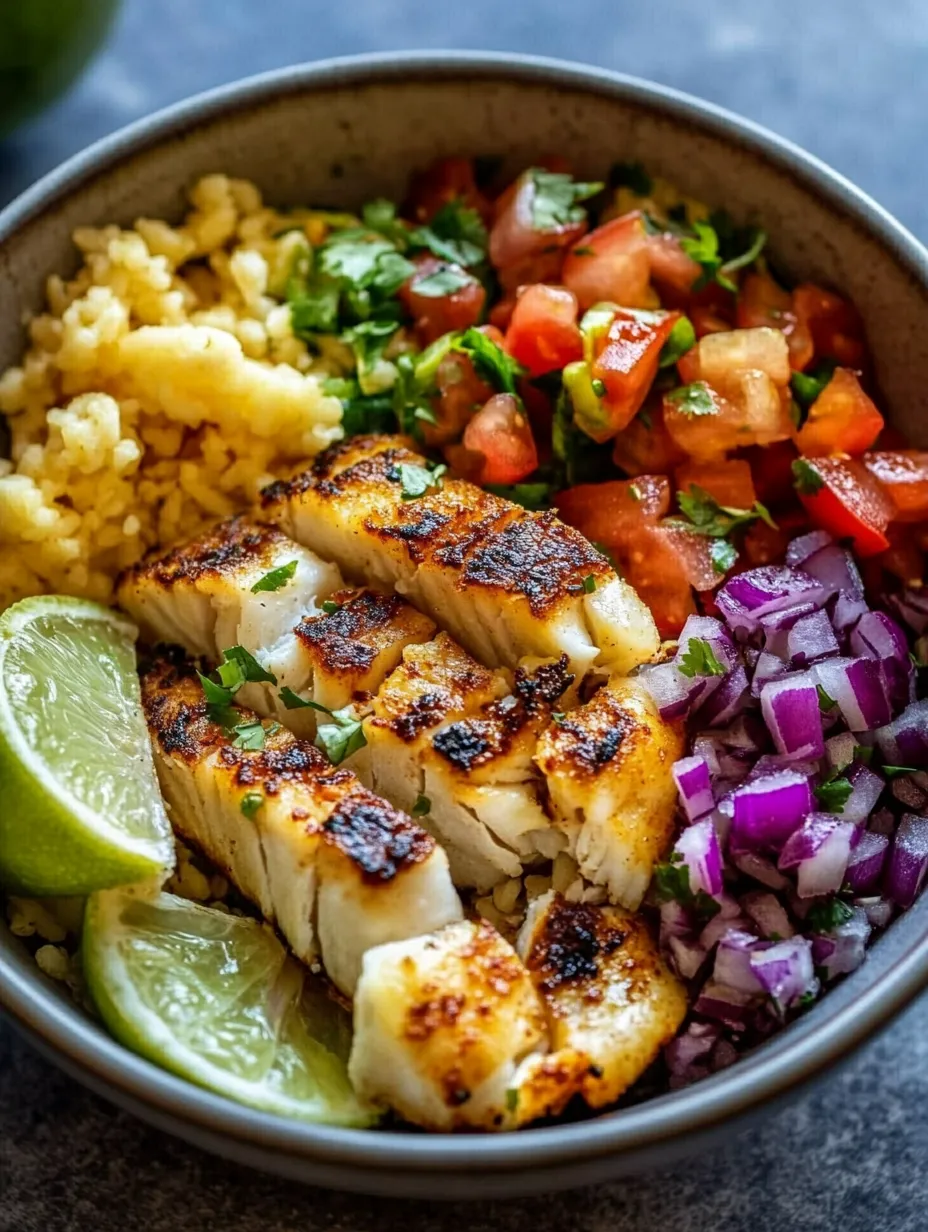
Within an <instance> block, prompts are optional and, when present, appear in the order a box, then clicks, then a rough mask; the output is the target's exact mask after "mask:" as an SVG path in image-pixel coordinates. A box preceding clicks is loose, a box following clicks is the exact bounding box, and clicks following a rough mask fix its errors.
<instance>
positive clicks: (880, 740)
mask: <svg viewBox="0 0 928 1232" xmlns="http://www.w3.org/2000/svg"><path fill="white" fill-rule="evenodd" d="M876 742H877V744H878V745H879V747H880V752H881V753H882V754H883V757H884V758H885V759H886V761H887V763H888V764H889V765H891V766H916V767H918V766H924V765H926V764H928V697H926V698H923V699H922V700H921V701H920V702H912V703H911V705H909V706H906V708H905V710H903V712H902V714H900V715H899V717H898V719H894V720H893V722H892V723H887V724H886V726H885V727H881V728H880V729H879V731H878V732H876Z"/></svg>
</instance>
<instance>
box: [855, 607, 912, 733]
mask: <svg viewBox="0 0 928 1232" xmlns="http://www.w3.org/2000/svg"><path fill="white" fill-rule="evenodd" d="M850 645H851V650H852V651H853V653H854V654H856V655H861V656H863V657H865V658H869V659H877V660H879V663H880V667H881V671H882V675H883V685H884V687H885V689H886V692H887V695H888V697H889V700H890V703H891V705H892V707H893V709H896V708H898V707H902V706H905V705H907V704H908V702H909V701H910V700H912V688H913V684H914V677H915V669H914V667H913V666H912V661H911V659H910V658H909V645H908V642H907V641H906V636H905V634H904V633H903V631H902V629H901V628H900V627H899V625H898V624H897V623H896V622H895V621H894V620H893V618H892V617H891V616H887V614H886V613H885V612H867V613H866V615H864V616H862V617H861V618H860V620H859V621H858V622H857V625H856V626H855V628H854V630H853V632H852V633H851V639H850Z"/></svg>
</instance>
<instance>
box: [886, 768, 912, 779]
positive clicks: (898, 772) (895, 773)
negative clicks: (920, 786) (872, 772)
mask: <svg viewBox="0 0 928 1232" xmlns="http://www.w3.org/2000/svg"><path fill="white" fill-rule="evenodd" d="M883 773H884V774H885V775H886V777H887V778H888V779H898V778H900V777H901V776H902V775H903V774H918V769H917V768H916V767H915V766H883Z"/></svg>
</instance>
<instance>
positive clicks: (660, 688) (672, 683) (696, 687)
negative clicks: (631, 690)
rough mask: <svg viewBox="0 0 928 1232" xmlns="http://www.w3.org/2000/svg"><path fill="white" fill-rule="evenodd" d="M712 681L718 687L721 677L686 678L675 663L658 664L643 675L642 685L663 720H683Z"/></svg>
mask: <svg viewBox="0 0 928 1232" xmlns="http://www.w3.org/2000/svg"><path fill="white" fill-rule="evenodd" d="M710 679H711V680H713V681H714V682H715V684H716V685H717V684H718V681H719V680H720V677H718V676H712V677H706V676H693V677H689V676H684V675H683V673H682V672H679V671H677V669H676V667H674V665H673V663H657V664H655V666H654V667H649V668H647V670H646V671H643V672H642V673H641V680H642V683H643V684H644V686H645V688H646V689H647V690H648V692H649V693H650V694H651V696H652V697H653V698H654V704H655V705H656V706H657V708H658V710H659V711H660V715H661V718H662V719H682V718H683V717H684V715H686V714H688V713H689V710H690V707H691V706H692V704H693V702H694V701H695V699H696V698H697V697H699V696H700V695H701V694H702V693H704V692H705V691H706V685H707V681H708V680H710Z"/></svg>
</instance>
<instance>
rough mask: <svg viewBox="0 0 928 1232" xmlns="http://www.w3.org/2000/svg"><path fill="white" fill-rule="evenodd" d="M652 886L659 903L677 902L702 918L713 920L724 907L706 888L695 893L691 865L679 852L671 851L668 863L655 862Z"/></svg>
mask: <svg viewBox="0 0 928 1232" xmlns="http://www.w3.org/2000/svg"><path fill="white" fill-rule="evenodd" d="M674 857H676V859H675V858H674ZM651 887H652V890H653V892H654V897H655V898H656V899H657V901H658V902H659V903H669V902H671V901H673V902H677V903H679V904H680V906H681V907H686V908H688V909H689V910H691V911H693V912H694V914H695V915H696V916H697V917H698V918H699V919H701V920H711V919H712V917H713V916H714V915H717V914H718V913H719V911H720V910H721V907H722V904H721V903H720V902H719V901H718V900H717V899H715V898H713V897H712V895H711V894H707V893H706V892H705V890H699V891H698V892H697V893H696V894H694V893H693V890H692V887H691V886H690V870H689V867H688V866H687V865H686V864H685V863H684V861H683V858H682V856H681V855H680V853H679V852H673V853H671V856H670V859H669V860H668V861H667V863H666V864H655V866H654V874H653V879H652V881H651Z"/></svg>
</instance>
